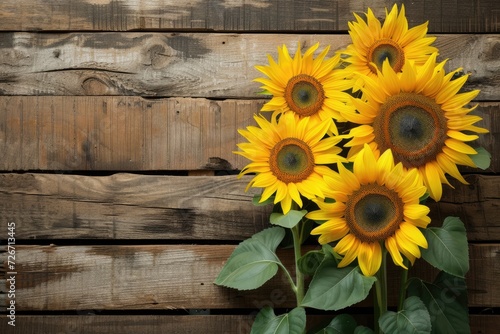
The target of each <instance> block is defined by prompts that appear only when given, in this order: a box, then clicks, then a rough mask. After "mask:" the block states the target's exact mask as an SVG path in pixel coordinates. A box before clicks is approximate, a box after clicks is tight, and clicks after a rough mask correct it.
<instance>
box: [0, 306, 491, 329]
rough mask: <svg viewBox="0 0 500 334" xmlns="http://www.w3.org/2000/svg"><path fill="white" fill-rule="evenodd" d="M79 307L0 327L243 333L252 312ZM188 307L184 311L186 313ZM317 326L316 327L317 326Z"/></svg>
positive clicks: (363, 317)
mask: <svg viewBox="0 0 500 334" xmlns="http://www.w3.org/2000/svg"><path fill="white" fill-rule="evenodd" d="M88 312H89V311H81V314H82V315H63V316H61V315H18V316H16V327H15V328H12V327H11V326H8V325H7V321H2V322H0V331H2V333H4V334H11V333H12V334H13V333H19V334H24V333H83V332H84V333H93V334H108V333H148V334H161V333H169V334H186V333H198V332H199V331H200V329H203V333H204V334H234V333H238V334H245V333H250V329H251V326H252V322H253V319H254V316H255V313H254V312H252V313H251V314H244V315H234V314H232V315H187V314H186V315H131V314H128V315H126V316H123V315H98V314H96V313H94V312H93V311H90V314H89V313H88ZM187 312H188V311H186V313H187ZM333 316H334V315H333V314H332V315H310V316H308V320H307V325H308V326H307V327H308V328H309V329H311V328H316V327H317V326H316V325H318V324H319V323H320V322H321V323H322V324H324V325H326V324H328V321H329V319H331V318H332V317H333ZM354 316H355V318H356V320H357V321H358V324H364V325H365V326H370V327H371V326H372V324H371V322H369V321H368V319H370V316H371V315H368V314H355V315H354ZM499 322H500V316H498V315H489V316H486V315H474V314H473V315H470V328H471V333H474V334H494V333H495V332H493V331H492V330H493V329H494V328H496V326H497V325H498V323H499ZM318 328H320V327H318Z"/></svg>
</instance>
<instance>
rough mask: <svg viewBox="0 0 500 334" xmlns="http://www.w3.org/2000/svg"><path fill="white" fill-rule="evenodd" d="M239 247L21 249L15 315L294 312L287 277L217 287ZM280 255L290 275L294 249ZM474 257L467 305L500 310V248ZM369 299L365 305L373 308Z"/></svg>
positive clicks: (481, 248) (1, 299)
mask: <svg viewBox="0 0 500 334" xmlns="http://www.w3.org/2000/svg"><path fill="white" fill-rule="evenodd" d="M234 248H235V246H232V245H231V246H230V245H138V246H110V245H106V246H56V245H50V246H22V245H18V246H17V247H16V271H17V275H16V276H15V280H16V284H15V285H16V310H17V311H34V310H87V309H92V310H151V309H203V308H211V309H228V308H255V309H259V308H261V307H263V306H265V305H268V304H269V303H272V304H273V306H274V307H275V308H288V307H293V306H294V304H295V302H296V301H295V295H293V293H292V292H291V289H290V288H289V285H288V283H287V282H288V281H287V278H286V277H285V275H284V274H283V272H282V271H280V272H279V273H278V275H277V276H275V277H274V278H273V279H272V280H271V281H270V282H268V283H266V284H264V285H263V286H262V287H260V288H259V289H256V290H247V291H238V290H235V289H228V288H223V287H219V286H216V285H214V284H213V281H214V280H215V278H216V277H217V275H218V274H219V272H220V270H221V268H222V266H223V264H224V263H225V261H226V260H227V258H228V257H229V255H230V254H231V252H232V251H233V250H234ZM5 254H6V253H4V260H5ZM278 254H279V256H280V258H282V259H283V260H282V261H283V263H284V264H285V265H286V266H288V267H289V268H290V265H291V263H292V262H293V255H292V254H293V250H292V249H288V250H284V251H282V252H278ZM469 257H470V262H471V271H470V272H469V273H468V274H467V284H468V288H469V290H468V298H469V300H468V303H469V306H470V307H499V306H500V291H499V290H498V285H497V284H495V282H497V281H498V275H500V268H499V267H498V265H497V264H498V260H499V257H500V245H498V244H479V245H476V244H471V245H470V246H469ZM390 268H391V270H390V274H389V275H388V276H389V283H388V286H389V287H390V289H391V292H390V293H389V296H394V297H395V296H397V291H398V289H399V277H398V275H397V274H396V273H397V272H398V271H397V270H396V268H395V267H393V266H390ZM411 271H412V274H411V275H415V276H417V277H421V278H423V279H428V280H432V279H433V275H435V271H433V270H430V267H428V266H427V265H425V263H423V261H419V262H417V265H416V266H415V267H414V268H412V270H411ZM292 272H293V270H292ZM292 275H293V273H292ZM451 283H452V282H450V284H451ZM1 285H2V286H5V284H1ZM6 296H7V295H6V293H5V291H3V292H0V306H6V303H7V302H8V300H7V297H6ZM368 299H369V300H367V301H366V302H363V305H365V306H367V305H371V299H370V298H368ZM396 303H397V300H396V298H392V299H391V304H392V305H395V304H396Z"/></svg>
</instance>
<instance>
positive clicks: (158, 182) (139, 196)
mask: <svg viewBox="0 0 500 334" xmlns="http://www.w3.org/2000/svg"><path fill="white" fill-rule="evenodd" d="M248 181H249V178H245V180H244V181H242V180H238V179H237V177H236V175H232V176H224V177H222V176H221V177H210V176H208V177H194V176H186V177H178V176H154V175H150V176H147V175H135V174H117V175H113V176H107V177H88V176H76V175H51V174H31V175H30V174H0V198H1V199H0V211H1V212H2V215H1V217H0V221H1V222H2V226H4V224H5V226H7V225H6V224H7V222H9V221H13V222H15V223H16V237H17V239H81V238H89V239H170V240H172V239H177V240H243V239H245V238H248V237H250V236H251V235H253V234H254V233H257V232H258V231H260V230H262V229H263V228H265V227H267V226H268V221H269V214H270V211H271V210H270V208H269V207H265V206H254V205H253V204H252V196H253V195H254V194H257V192H258V191H257V190H254V189H250V190H249V191H248V192H246V193H245V187H246V183H247V182H248Z"/></svg>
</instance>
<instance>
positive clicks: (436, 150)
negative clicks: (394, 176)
mask: <svg viewBox="0 0 500 334" xmlns="http://www.w3.org/2000/svg"><path fill="white" fill-rule="evenodd" d="M436 57H437V54H436V53H433V54H432V55H431V57H429V59H428V60H427V62H426V63H425V64H424V66H416V65H414V64H413V63H411V62H407V63H406V64H405V65H404V66H403V69H402V72H401V73H396V72H395V71H394V70H393V69H392V67H391V66H390V64H389V62H388V61H385V62H384V65H383V69H382V72H379V74H378V77H377V78H376V79H371V78H369V77H364V78H363V81H364V88H363V96H364V97H363V99H355V98H352V103H353V104H354V105H355V107H356V109H357V112H354V113H353V112H349V110H348V109H346V112H345V113H344V114H343V116H344V117H345V118H346V119H348V120H349V121H351V122H353V123H357V124H360V125H359V126H357V127H355V128H353V129H351V131H350V133H349V134H350V135H351V136H352V137H353V138H352V140H351V141H349V142H348V143H346V144H345V147H350V150H349V153H348V159H350V160H352V158H353V157H354V156H355V155H356V154H357V152H358V151H359V150H360V149H361V148H362V147H363V145H364V144H365V143H368V144H369V145H370V146H371V147H372V149H374V151H376V155H378V154H380V152H384V151H385V150H387V149H391V150H392V152H393V155H394V159H395V161H396V163H398V162H401V163H402V164H403V167H405V168H407V169H409V168H417V170H418V172H419V174H420V175H421V177H422V178H423V180H424V184H425V186H426V187H427V189H428V192H429V195H430V197H432V198H433V199H434V200H436V201H439V200H440V199H441V195H442V191H443V189H442V183H446V184H448V185H450V186H451V184H450V183H449V182H448V180H447V178H446V175H445V174H449V175H451V176H452V177H454V178H456V179H457V180H459V181H460V182H462V183H464V184H467V182H466V181H465V179H464V178H463V177H462V175H461V174H460V172H459V171H458V168H457V165H466V166H470V167H476V165H475V163H474V162H473V161H472V159H471V158H470V155H474V154H477V151H476V150H475V149H473V148H472V147H471V146H469V145H468V144H466V142H469V141H472V140H475V139H477V138H478V136H477V135H476V134H473V133H487V132H488V130H486V129H484V128H481V127H477V126H475V125H474V123H476V122H478V121H480V120H481V117H479V116H474V115H469V113H470V112H471V111H472V110H474V109H475V108H476V107H477V105H476V106H474V107H472V108H465V107H464V106H465V105H466V104H468V103H469V102H470V101H471V100H472V99H473V98H475V97H476V96H477V94H478V93H479V91H478V90H473V91H469V92H465V93H458V91H459V90H460V89H461V88H462V86H463V85H464V83H465V82H466V81H467V77H468V75H463V76H461V77H459V78H456V79H454V77H455V76H456V75H457V73H458V71H460V70H461V69H456V70H455V71H452V72H450V73H448V74H446V73H445V71H444V69H443V67H444V64H445V62H441V63H439V64H436ZM462 131H466V132H467V133H464V132H462Z"/></svg>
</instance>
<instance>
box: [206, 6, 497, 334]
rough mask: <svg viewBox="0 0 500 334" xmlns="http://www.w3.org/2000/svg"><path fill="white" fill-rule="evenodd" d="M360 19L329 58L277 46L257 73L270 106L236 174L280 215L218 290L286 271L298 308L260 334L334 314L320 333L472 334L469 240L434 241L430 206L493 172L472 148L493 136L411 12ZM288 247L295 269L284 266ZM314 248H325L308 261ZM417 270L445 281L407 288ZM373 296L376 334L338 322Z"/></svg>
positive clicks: (439, 230)
mask: <svg viewBox="0 0 500 334" xmlns="http://www.w3.org/2000/svg"><path fill="white" fill-rule="evenodd" d="M354 16H355V19H356V21H353V22H350V23H349V34H350V36H351V39H352V43H351V44H350V45H348V46H347V47H346V48H345V49H341V50H337V51H336V52H335V55H334V56H333V57H328V54H329V51H330V47H329V46H327V47H325V48H324V49H323V50H322V51H321V52H319V53H317V50H318V48H319V44H316V45H313V46H312V47H310V48H309V49H307V50H306V51H305V52H304V53H303V54H302V52H301V50H300V45H299V47H298V49H297V51H296V52H295V55H294V56H293V57H292V56H291V55H290V53H289V51H288V49H287V47H286V46H285V45H283V46H282V47H278V59H277V60H276V61H275V60H274V59H273V58H272V56H268V60H269V64H268V65H263V66H256V69H257V70H258V71H260V72H261V73H263V74H264V75H265V76H266V77H263V78H257V79H255V81H257V82H259V83H260V84H262V88H263V90H264V93H265V94H267V95H270V96H271V97H272V98H271V99H270V100H269V101H268V102H267V103H266V104H265V105H264V106H263V107H262V109H261V111H262V112H263V114H266V115H263V114H260V115H256V116H255V117H254V119H255V122H256V123H257V125H256V126H248V127H247V128H246V129H240V130H239V133H240V134H241V135H242V136H243V137H244V138H245V139H246V140H247V142H244V143H240V144H238V147H239V150H238V151H236V152H235V153H236V154H239V155H242V156H244V157H245V158H247V159H248V160H250V161H251V162H250V163H249V164H248V165H247V166H246V167H245V168H244V169H243V170H242V171H241V173H240V177H241V176H243V175H247V174H250V175H252V176H253V177H252V179H251V181H250V182H249V184H248V186H247V189H248V188H250V187H256V188H261V189H262V192H261V194H260V195H259V196H256V198H255V199H254V203H255V204H257V205H274V206H273V208H274V209H273V213H272V214H271V215H270V223H271V225H272V227H270V228H268V229H265V230H263V231H261V232H259V233H257V234H255V235H254V236H252V237H251V238H250V239H248V240H245V241H243V242H242V243H241V244H240V245H239V246H238V247H236V249H235V250H234V252H233V253H232V254H231V256H230V257H229V259H228V260H227V262H226V264H225V265H224V267H223V268H222V270H221V272H220V274H219V276H218V277H217V279H216V281H215V284H217V285H221V286H225V287H230V288H235V289H239V290H248V289H256V288H258V287H260V286H262V285H263V284H264V283H265V282H267V281H268V280H269V279H271V278H272V277H273V276H275V275H276V273H277V272H278V270H282V271H283V273H284V275H285V277H286V278H287V280H288V282H289V284H290V287H291V289H292V291H293V292H294V294H295V296H296V307H295V308H294V309H292V310H291V311H290V312H288V313H284V314H280V315H276V314H275V313H274V310H273V309H272V308H271V307H264V308H263V309H261V310H260V312H259V313H258V314H257V316H256V318H255V322H254V324H253V326H252V333H258V334H262V333H304V332H305V328H306V308H312V309H318V310H326V311H335V316H334V317H333V319H332V320H331V322H330V323H329V324H328V325H327V326H326V327H324V328H323V329H321V330H319V332H317V333H347V334H349V333H407V332H408V333H467V332H470V330H469V329H468V328H469V323H468V310H467V297H466V296H467V295H466V285H465V279H464V277H465V274H466V273H467V271H468V269H469V259H468V244H467V237H466V230H465V226H464V224H463V223H462V222H461V221H460V219H459V218H458V217H447V218H446V219H445V220H444V221H443V222H433V225H432V227H430V226H429V224H430V223H431V219H430V217H429V216H428V214H429V212H430V209H429V207H428V206H426V205H425V204H426V201H439V200H440V199H441V196H442V189H443V188H442V187H443V186H442V185H443V184H447V185H449V186H451V184H450V183H449V181H448V179H447V176H451V177H453V178H455V179H457V180H458V181H460V182H462V183H465V184H466V183H467V181H466V180H465V179H464V178H463V176H462V175H461V173H460V171H459V169H458V166H460V165H461V166H468V167H473V168H477V167H479V168H483V169H485V168H487V167H488V166H489V162H490V155H489V153H488V152H487V151H486V150H484V149H483V148H481V147H473V146H471V145H472V144H471V145H470V144H468V143H469V142H473V141H474V140H476V139H477V138H478V135H479V134H483V133H487V132H488V131H487V130H486V129H484V128H481V127H479V126H477V125H475V124H476V123H477V122H478V121H480V120H481V118H480V117H478V116H475V115H472V114H471V111H473V110H474V109H475V108H476V106H473V107H468V105H469V104H470V102H471V101H472V100H473V99H474V98H475V97H476V96H477V95H478V93H479V91H478V90H473V91H467V92H464V91H463V89H462V87H463V85H464V84H465V82H466V81H467V78H468V75H466V74H463V73H462V71H461V69H455V70H453V71H446V70H445V64H446V61H441V62H438V60H437V58H438V49H437V48H436V47H434V46H432V44H433V42H434V41H435V37H430V36H427V23H424V24H421V25H419V26H415V27H413V28H409V27H408V22H407V19H406V17H405V9H404V6H401V8H399V9H398V7H397V5H394V6H393V7H392V9H391V10H390V11H388V10H386V12H385V16H386V17H385V20H384V21H383V22H380V21H379V20H378V19H377V18H376V17H375V15H374V13H373V12H372V11H371V10H370V9H368V11H367V13H365V18H362V17H361V16H359V15H357V14H354ZM266 112H267V113H266ZM287 235H288V236H289V238H287ZM316 236H319V237H316ZM288 239H290V240H291V241H290V242H289V246H291V247H293V250H294V255H295V261H294V264H295V266H294V268H292V269H289V268H287V267H286V266H285V265H284V264H283V263H282V262H281V260H280V258H279V257H278V255H277V253H276V250H277V249H278V247H280V246H286V244H287V242H286V240H288ZM311 239H314V240H317V242H318V243H319V244H320V245H321V247H320V248H319V247H310V245H309V247H308V249H309V251H307V252H304V251H303V248H305V247H304V242H305V241H306V240H309V241H310V240H311ZM388 255H390V258H391V259H392V263H391V262H390V261H388ZM419 258H422V259H423V260H425V261H426V262H428V263H430V264H431V265H432V266H434V267H436V268H437V269H438V270H439V273H438V275H437V276H436V278H435V279H434V281H432V282H427V281H425V280H423V279H420V278H418V277H411V278H410V277H409V275H408V270H409V269H410V268H411V267H412V266H413V265H414V263H415V261H416V260H417V259H419ZM392 264H393V265H394V267H396V268H397V267H400V268H401V274H400V276H401V282H400V287H399V295H398V296H396V298H395V299H394V300H395V302H393V304H395V305H391V304H390V303H389V298H388V297H390V296H389V293H388V290H389V289H388V280H387V277H388V267H389V266H391V265H392ZM371 292H372V294H373V296H374V302H373V309H374V325H373V329H371V328H370V327H367V326H365V325H366V323H364V324H361V325H358V324H357V322H356V318H355V317H353V316H351V315H348V314H344V313H342V312H339V311H340V310H342V309H345V308H347V307H349V306H351V305H353V304H355V303H358V302H361V301H363V300H364V299H366V298H367V297H368V296H369V294H370V293H371ZM450 293H451V294H452V295H453V296H452V297H453V298H450V296H448V295H449V294H450ZM392 300H393V299H391V301H392ZM358 318H359V317H358Z"/></svg>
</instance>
